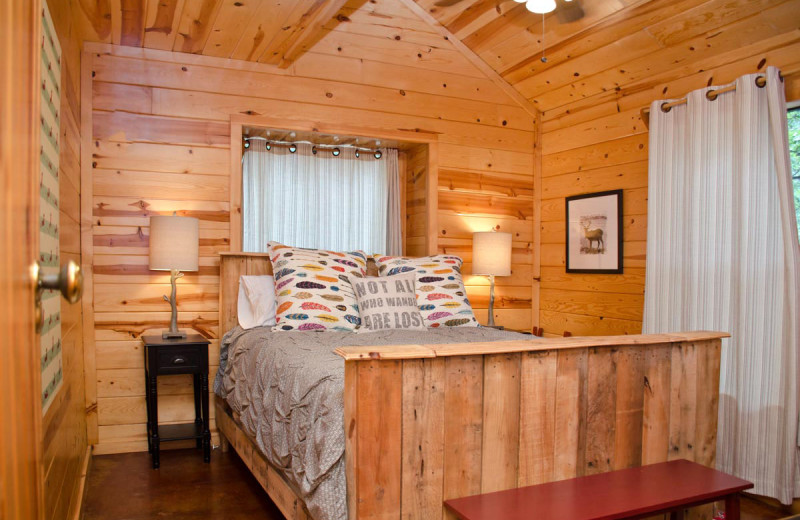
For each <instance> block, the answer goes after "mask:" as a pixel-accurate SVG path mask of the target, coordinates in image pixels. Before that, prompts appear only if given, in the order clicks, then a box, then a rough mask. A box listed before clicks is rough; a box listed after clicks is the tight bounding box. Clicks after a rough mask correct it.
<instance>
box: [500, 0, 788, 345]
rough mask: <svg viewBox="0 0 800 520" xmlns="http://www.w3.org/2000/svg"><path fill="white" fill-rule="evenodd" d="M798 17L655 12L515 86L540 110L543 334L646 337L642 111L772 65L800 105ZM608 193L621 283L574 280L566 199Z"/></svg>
mask: <svg viewBox="0 0 800 520" xmlns="http://www.w3.org/2000/svg"><path fill="white" fill-rule="evenodd" d="M798 13H800V2H798V1H797V0H792V1H788V2H787V1H774V0H773V1H758V2H733V3H731V2H722V1H713V0H712V1H698V0H688V1H687V0H684V1H679V2H674V1H669V2H662V1H652V2H648V3H645V4H644V5H642V6H640V7H636V8H633V9H631V10H629V12H628V13H627V15H626V16H625V17H624V18H622V17H610V19H608V20H607V21H606V22H603V23H600V24H598V25H596V26H595V27H592V28H590V29H588V30H587V31H586V32H585V33H583V34H581V35H580V38H575V39H571V40H567V41H566V42H564V43H563V44H561V45H557V46H555V47H554V48H553V49H552V50H551V51H550V52H549V55H550V57H549V59H548V64H549V63H553V65H552V66H550V65H545V66H540V64H536V65H535V67H536V68H539V69H541V70H540V71H539V72H538V73H537V74H536V75H533V76H530V77H528V78H526V79H524V80H521V81H519V82H517V83H516V84H515V86H516V87H517V88H518V89H519V90H520V91H521V92H522V93H523V94H524V95H525V96H526V97H529V98H530V99H531V100H532V101H533V102H534V103H535V104H536V106H538V107H539V108H540V109H542V146H543V148H542V153H543V160H542V191H541V195H542V202H541V218H542V227H541V242H542V245H541V285H540V287H541V290H540V295H539V296H540V313H539V323H540V326H541V327H543V329H544V331H545V333H550V334H554V335H561V334H563V333H564V332H565V331H568V332H570V333H572V334H573V335H596V334H598V335H603V334H635V333H639V332H641V326H642V312H643V306H644V279H645V253H646V238H647V161H648V133H647V127H646V126H645V124H644V122H643V121H642V118H641V114H640V110H641V109H642V108H643V107H646V106H648V105H649V103H650V102H651V101H653V100H656V99H666V98H679V97H682V96H684V95H685V94H686V93H688V92H690V91H692V90H695V89H698V88H702V87H705V86H706V85H722V84H726V83H729V82H731V81H733V80H735V79H736V78H737V77H739V76H741V75H743V74H751V73H755V72H757V71H763V70H765V68H766V67H767V66H770V65H774V66H776V67H778V68H780V69H781V70H782V71H783V74H784V76H785V85H786V90H787V99H788V100H794V99H800V34H798V31H797V23H798ZM566 55H569V56H571V59H570V60H569V61H566V62H562V63H559V62H558V61H559V60H560V59H561V58H563V56H566ZM513 74H514V73H510V74H509V75H506V76H505V77H506V78H507V79H510V80H513V78H514V75H513ZM612 189H623V190H624V195H623V201H624V208H623V213H624V255H625V258H624V267H625V271H624V274H621V275H590V274H566V273H565V271H564V268H565V257H564V249H565V245H564V235H565V229H564V197H567V196H570V195H576V194H580V193H591V192H596V191H604V190H612ZM676 209H677V208H676Z"/></svg>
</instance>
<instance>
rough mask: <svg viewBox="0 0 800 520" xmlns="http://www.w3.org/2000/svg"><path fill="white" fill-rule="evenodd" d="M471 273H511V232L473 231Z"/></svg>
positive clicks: (502, 274)
mask: <svg viewBox="0 0 800 520" xmlns="http://www.w3.org/2000/svg"><path fill="white" fill-rule="evenodd" d="M472 274H477V275H495V276H509V275H511V233H499V232H496V231H485V232H484V231H481V232H478V233H473V235H472Z"/></svg>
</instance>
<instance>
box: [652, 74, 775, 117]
mask: <svg viewBox="0 0 800 520" xmlns="http://www.w3.org/2000/svg"><path fill="white" fill-rule="evenodd" d="M780 78H781V81H783V76H780ZM766 84H767V77H766V76H757V77H756V86H757V87H758V88H764V86H765V85H766ZM734 90H736V84H735V83H734V84H733V85H728V86H727V87H722V88H717V89H712V90H708V91H707V92H706V99H708V100H709V101H714V100H715V99H717V96H719V95H720V94H724V93H726V92H732V91H734ZM687 100H688V98H685V97H684V98H680V99H676V100H675V101H671V102H669V103H666V102H665V103H662V104H661V111H662V112H664V113H666V112H669V111H670V110H672V107H677V106H680V105H685V104H686V103H687V102H688V101H687ZM641 114H642V119H643V120H644V124H645V126H646V127H648V128H649V127H650V107H649V106H647V107H644V108H643V109H642V110H641Z"/></svg>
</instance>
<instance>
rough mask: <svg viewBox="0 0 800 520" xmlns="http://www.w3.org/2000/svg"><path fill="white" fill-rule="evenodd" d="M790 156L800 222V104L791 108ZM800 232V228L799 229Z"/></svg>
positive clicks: (789, 117)
mask: <svg viewBox="0 0 800 520" xmlns="http://www.w3.org/2000/svg"><path fill="white" fill-rule="evenodd" d="M787 120H788V122H789V157H790V159H791V162H792V182H793V183H794V210H795V213H796V215H797V221H798V222H800V106H797V107H795V108H791V109H789V112H788V114H787ZM798 233H800V230H798Z"/></svg>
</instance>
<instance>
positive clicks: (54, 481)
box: [42, 2, 87, 519]
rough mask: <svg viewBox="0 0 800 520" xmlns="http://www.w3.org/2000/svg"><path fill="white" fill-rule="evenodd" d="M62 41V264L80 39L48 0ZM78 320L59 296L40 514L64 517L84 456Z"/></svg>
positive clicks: (68, 10)
mask: <svg viewBox="0 0 800 520" xmlns="http://www.w3.org/2000/svg"><path fill="white" fill-rule="evenodd" d="M48 5H49V6H50V10H51V14H52V17H53V24H54V26H55V29H56V33H57V35H58V39H59V42H60V43H61V51H62V59H61V85H62V87H63V88H62V95H61V109H60V114H61V116H62V117H61V135H60V144H59V146H60V153H59V172H58V173H59V175H58V178H59V191H60V201H61V208H60V209H61V211H60V215H59V218H60V229H61V234H60V241H59V245H60V247H61V263H62V265H63V264H65V263H66V262H68V261H69V260H72V261H74V262H75V263H77V264H78V265H80V263H81V244H80V219H81V214H80V207H81V205H80V196H81V168H80V165H81V161H80V156H81V155H80V151H81V148H80V147H81V90H80V71H81V48H80V46H81V43H80V35H79V34H78V29H77V27H76V26H75V24H74V21H73V20H74V12H73V5H72V4H70V3H69V2H49V3H48ZM83 354H84V352H83V323H82V314H81V304H80V303H76V304H72V305H70V304H69V303H67V302H66V301H65V300H63V299H62V300H61V355H62V363H63V374H64V379H63V386H62V387H61V390H60V391H59V392H58V394H56V396H55V398H54V401H53V403H52V404H51V405H50V408H49V409H48V410H47V414H46V415H45V416H44V419H43V423H42V426H43V447H44V475H45V484H44V485H45V490H44V498H45V518H52V519H62V518H67V516H68V514H69V512H70V511H72V510H74V508H75V507H77V505H78V504H77V503H78V501H79V500H80V496H79V483H80V474H81V470H82V465H83V458H84V456H85V455H86V446H87V437H86V412H85V407H84V362H83Z"/></svg>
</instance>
